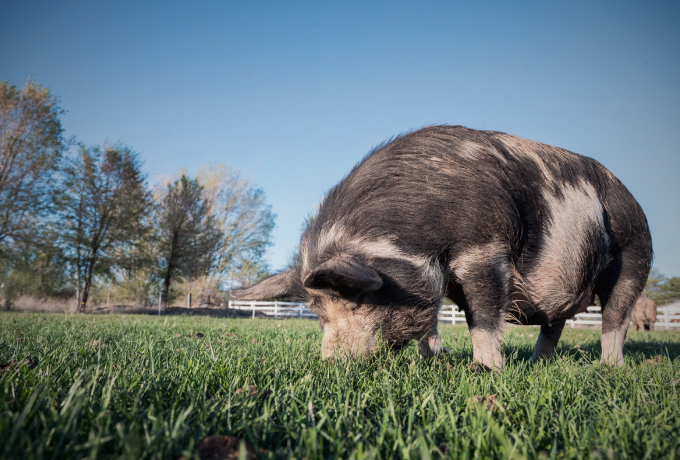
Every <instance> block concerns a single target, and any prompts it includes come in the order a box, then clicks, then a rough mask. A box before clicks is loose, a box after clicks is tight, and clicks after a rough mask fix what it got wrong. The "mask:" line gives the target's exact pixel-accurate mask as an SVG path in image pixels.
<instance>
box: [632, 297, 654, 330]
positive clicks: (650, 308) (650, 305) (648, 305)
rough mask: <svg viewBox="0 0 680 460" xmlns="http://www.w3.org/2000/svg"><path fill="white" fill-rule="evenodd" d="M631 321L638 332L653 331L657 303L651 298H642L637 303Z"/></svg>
mask: <svg viewBox="0 0 680 460" xmlns="http://www.w3.org/2000/svg"><path fill="white" fill-rule="evenodd" d="M631 319H632V321H633V328H634V329H635V330H636V331H653V330H654V323H655V322H656V302H654V301H653V300H652V299H650V298H649V297H640V298H639V299H638V300H637V302H635V307H634V308H633V314H632V318H631Z"/></svg>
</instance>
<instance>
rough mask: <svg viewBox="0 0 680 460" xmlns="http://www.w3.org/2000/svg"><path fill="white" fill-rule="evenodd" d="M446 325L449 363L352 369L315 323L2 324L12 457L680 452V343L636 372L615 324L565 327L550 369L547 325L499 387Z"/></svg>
mask: <svg viewBox="0 0 680 460" xmlns="http://www.w3.org/2000/svg"><path fill="white" fill-rule="evenodd" d="M440 331H441V335H442V337H443V340H444V343H445V345H447V346H448V347H449V348H450V349H451V354H449V355H446V356H444V357H440V358H435V359H433V360H430V361H427V360H425V361H424V360H421V359H420V358H419V356H418V355H417V351H416V347H415V346H414V345H412V346H410V347H409V348H407V349H406V350H404V351H402V352H399V353H392V352H385V353H382V354H381V355H380V356H378V357H377V358H376V359H372V360H355V361H348V362H339V363H336V362H328V361H322V360H321V357H320V344H321V331H320V329H319V327H318V323H317V322H315V321H297V320H288V321H276V320H250V319H244V320H233V319H214V318H205V317H202V318H196V317H160V318H159V317H153V316H132V315H127V316H121V315H111V316H103V315H102V316H96V315H57V314H50V315H47V314H20V313H2V314H0V363H2V364H3V370H2V371H1V372H2V376H1V377H0V385H1V387H2V394H1V395H0V402H1V410H2V414H1V415H0V458H18V459H33V458H50V459H63V458H92V459H95V458H102V459H103V458H134V459H136V458H168V459H177V458H180V457H181V456H182V455H184V458H186V459H188V458H190V457H191V456H193V458H199V457H198V453H197V445H198V443H199V440H201V439H202V438H204V437H206V436H211V435H232V436H236V437H238V438H240V439H242V440H244V441H245V443H246V444H245V445H247V446H252V447H253V448H255V449H256V450H257V452H258V454H257V455H258V456H259V457H261V458H298V459H302V458H306V459H316V458H343V459H349V458H425V459H427V458H617V459H623V458H645V459H647V458H674V457H675V456H676V454H677V453H678V452H679V450H680V398H678V387H679V384H680V359H679V357H680V333H678V332H654V333H643V332H635V331H632V330H631V331H629V333H628V334H629V335H628V339H627V341H626V348H625V359H626V367H625V368H623V369H619V368H610V367H605V366H602V365H600V364H599V362H598V359H599V337H600V332H599V331H598V330H584V329H568V330H565V333H564V335H563V337H562V341H561V342H560V347H559V349H558V353H559V357H558V358H557V359H555V360H553V361H551V362H548V363H542V364H538V365H533V364H531V363H530V361H529V357H530V355H531V352H532V348H533V344H534V342H535V341H536V338H537V334H538V329H536V328H519V327H512V328H509V329H508V330H507V331H506V332H505V334H504V345H503V346H504V353H505V356H506V367H505V369H504V370H503V371H502V372H501V373H500V374H496V375H494V374H475V373H472V372H470V370H469V364H470V362H471V358H472V347H471V342H470V338H469V334H468V332H467V329H466V328H465V327H462V326H455V327H452V326H441V327H440ZM12 363H13V364H12ZM255 387H256V388H255ZM491 395H495V399H496V401H495V405H494V404H489V398H488V397H489V396H491ZM482 398H487V399H485V400H483V401H481V402H480V399H482ZM490 399H491V400H493V399H494V398H493V397H492V398H490ZM310 405H311V406H310ZM492 406H493V407H492ZM310 407H311V409H312V410H311V412H310ZM311 414H313V417H314V418H313V419H312V415H311ZM245 445H242V447H241V448H242V449H243V447H245ZM244 454H245V450H242V451H241V456H242V457H243V456H244ZM225 458H226V457H225ZM234 458H238V452H236V453H235V454H234Z"/></svg>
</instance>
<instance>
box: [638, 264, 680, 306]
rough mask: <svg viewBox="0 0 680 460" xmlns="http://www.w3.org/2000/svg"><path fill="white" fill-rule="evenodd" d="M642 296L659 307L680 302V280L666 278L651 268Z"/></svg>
mask: <svg viewBox="0 0 680 460" xmlns="http://www.w3.org/2000/svg"><path fill="white" fill-rule="evenodd" d="M642 294H643V295H644V296H646V297H649V298H650V299H652V300H653V301H654V302H656V304H657V305H659V306H661V305H665V304H667V303H670V302H674V301H676V300H680V278H679V277H673V278H666V277H665V276H664V275H663V274H661V273H660V272H659V271H658V270H657V269H655V268H653V269H652V270H651V271H650V272H649V278H648V279H647V285H646V286H645V289H644V291H643V293H642Z"/></svg>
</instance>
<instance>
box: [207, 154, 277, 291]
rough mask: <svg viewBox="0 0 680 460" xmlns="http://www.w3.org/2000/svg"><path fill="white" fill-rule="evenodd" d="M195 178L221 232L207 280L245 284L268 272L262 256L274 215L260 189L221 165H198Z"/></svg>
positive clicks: (268, 243)
mask: <svg viewBox="0 0 680 460" xmlns="http://www.w3.org/2000/svg"><path fill="white" fill-rule="evenodd" d="M196 178H197V180H198V182H199V183H200V184H201V185H203V187H204V188H205V194H206V200H207V201H208V202H210V207H211V212H212V214H213V215H214V216H215V218H216V219H217V222H218V225H219V228H220V230H221V231H222V235H223V237H222V240H221V241H220V245H219V248H218V251H217V254H216V257H215V263H214V265H213V267H212V270H211V271H210V274H209V277H210V281H211V283H212V284H218V285H221V284H223V283H224V282H225V281H226V280H227V278H229V279H230V280H231V281H232V283H231V284H233V281H237V282H238V283H239V284H242V285H243V283H245V285H249V284H250V283H251V282H252V281H254V280H256V279H259V278H262V277H263V276H264V275H266V274H267V273H268V267H267V264H266V263H264V261H263V256H264V253H265V250H266V249H267V247H269V246H270V245H271V232H272V230H273V229H274V219H275V218H276V214H274V213H272V210H271V205H268V204H267V203H266V201H265V195H264V192H263V191H262V189H259V188H256V187H255V186H254V185H253V184H252V183H251V182H250V181H248V180H245V179H243V178H241V175H240V173H239V172H238V171H237V170H234V169H231V168H227V167H226V166H224V165H221V164H209V165H205V166H202V167H200V168H199V169H198V171H197V173H196Z"/></svg>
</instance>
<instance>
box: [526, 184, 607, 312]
mask: <svg viewBox="0 0 680 460" xmlns="http://www.w3.org/2000/svg"><path fill="white" fill-rule="evenodd" d="M561 192H562V197H557V196H555V195H553V194H552V193H551V192H550V191H547V190H546V191H544V199H545V200H546V202H547V204H548V206H549V207H550V213H551V221H550V223H549V227H548V228H547V229H546V232H545V240H544V241H545V246H544V247H543V248H542V250H541V254H540V255H539V259H538V262H537V264H536V267H535V268H534V270H533V271H532V272H531V273H529V274H528V275H527V277H526V280H527V287H528V291H529V295H530V299H531V300H532V302H533V303H534V304H536V305H539V304H540V303H541V301H542V300H544V299H546V298H550V299H564V302H565V304H564V305H562V307H563V308H570V307H571V306H572V304H570V301H572V300H574V299H575V298H576V297H579V296H580V295H582V294H583V293H581V292H569V291H570V288H569V280H571V279H574V278H579V276H578V274H579V272H581V271H582V270H583V267H584V265H585V263H586V262H585V261H584V260H583V257H584V255H585V254H587V246H588V245H590V244H591V243H590V242H588V241H587V240H586V237H587V234H586V233H585V232H584V229H596V230H599V233H600V234H601V235H602V238H603V240H604V244H605V248H606V247H608V246H609V239H608V237H607V233H606V230H605V225H604V212H603V209H602V203H601V201H600V199H599V197H598V195H597V192H596V191H595V188H594V187H593V186H592V185H591V184H589V183H586V182H581V183H580V184H579V185H578V186H577V187H573V186H572V185H569V184H565V185H563V186H562V187H561ZM548 307H549V306H548Z"/></svg>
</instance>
